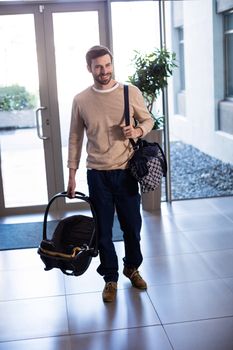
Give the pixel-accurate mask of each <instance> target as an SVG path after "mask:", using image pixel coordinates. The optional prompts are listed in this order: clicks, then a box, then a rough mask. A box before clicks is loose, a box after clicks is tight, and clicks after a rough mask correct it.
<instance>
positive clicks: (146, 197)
mask: <svg viewBox="0 0 233 350" xmlns="http://www.w3.org/2000/svg"><path fill="white" fill-rule="evenodd" d="M162 138H163V129H158V130H151V132H149V134H147V135H146V136H145V140H146V141H148V142H157V143H159V144H160V146H161V145H162ZM141 200H142V209H144V210H148V211H152V210H156V209H160V205H161V184H160V185H159V187H158V188H157V189H156V190H155V191H151V192H147V193H142V195H141Z"/></svg>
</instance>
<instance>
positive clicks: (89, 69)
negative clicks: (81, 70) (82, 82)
mask: <svg viewBox="0 0 233 350" xmlns="http://www.w3.org/2000/svg"><path fill="white" fill-rule="evenodd" d="M87 70H88V72H89V73H91V67H90V66H89V65H87Z"/></svg>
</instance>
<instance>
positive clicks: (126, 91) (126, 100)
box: [124, 84, 137, 148]
mask: <svg viewBox="0 0 233 350" xmlns="http://www.w3.org/2000/svg"><path fill="white" fill-rule="evenodd" d="M124 105H125V109H124V114H125V125H126V126H128V125H130V117H129V87H128V85H125V84H124ZM129 141H130V143H131V145H132V146H133V148H137V145H136V142H135V141H134V140H133V139H129Z"/></svg>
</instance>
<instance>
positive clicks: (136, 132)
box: [122, 125, 143, 139]
mask: <svg viewBox="0 0 233 350" xmlns="http://www.w3.org/2000/svg"><path fill="white" fill-rule="evenodd" d="M122 131H123V134H124V136H125V138H126V139H137V138H139V137H141V136H142V134H143V131H142V129H141V128H140V127H137V128H134V127H133V126H132V125H128V126H123V127H122Z"/></svg>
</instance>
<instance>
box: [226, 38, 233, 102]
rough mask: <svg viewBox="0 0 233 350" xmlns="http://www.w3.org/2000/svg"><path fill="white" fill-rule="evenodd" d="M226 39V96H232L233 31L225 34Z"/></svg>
mask: <svg viewBox="0 0 233 350" xmlns="http://www.w3.org/2000/svg"><path fill="white" fill-rule="evenodd" d="M226 40H227V43H226V44H227V50H226V51H227V52H226V59H227V74H226V77H227V96H228V97H233V33H232V34H227V36H226Z"/></svg>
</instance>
